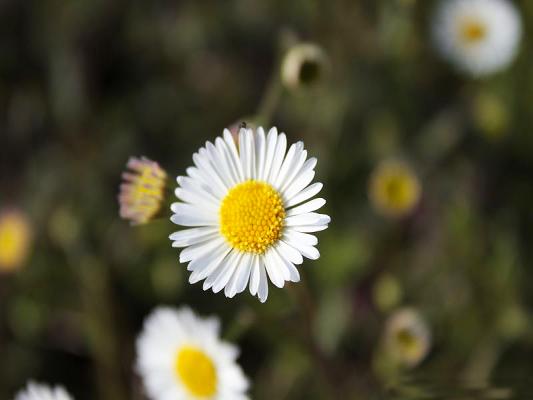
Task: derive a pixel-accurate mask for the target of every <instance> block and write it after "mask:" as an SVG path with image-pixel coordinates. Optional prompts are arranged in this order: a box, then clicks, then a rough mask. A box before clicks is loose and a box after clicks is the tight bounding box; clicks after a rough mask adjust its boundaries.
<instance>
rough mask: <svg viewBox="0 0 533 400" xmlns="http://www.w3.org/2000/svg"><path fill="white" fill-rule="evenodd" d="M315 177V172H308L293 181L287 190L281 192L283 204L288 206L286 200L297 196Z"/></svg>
mask: <svg viewBox="0 0 533 400" xmlns="http://www.w3.org/2000/svg"><path fill="white" fill-rule="evenodd" d="M314 177H315V171H313V170H309V171H307V172H305V173H303V174H301V175H299V176H297V177H296V178H295V179H294V182H293V183H292V184H291V185H290V186H289V187H288V188H287V190H286V191H284V192H281V194H282V196H283V198H284V200H285V204H288V200H289V199H292V197H293V196H295V195H296V194H298V193H299V192H300V191H301V190H302V189H303V188H305V187H306V186H307V185H309V184H310V183H311V181H312V180H313V178H314Z"/></svg>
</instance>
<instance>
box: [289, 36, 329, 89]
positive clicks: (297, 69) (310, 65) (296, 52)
mask: <svg viewBox="0 0 533 400" xmlns="http://www.w3.org/2000/svg"><path fill="white" fill-rule="evenodd" d="M327 66H328V58H327V56H326V53H325V52H324V50H323V49H322V47H320V46H318V45H316V44H314V43H300V44H297V45H295V46H292V47H291V48H290V49H289V50H288V51H287V53H286V54H285V57H284V58H283V61H282V63H281V80H282V82H283V84H284V85H285V86H286V87H287V88H288V89H298V88H303V87H309V86H312V85H314V84H316V83H317V82H319V81H320V79H322V78H323V75H324V74H325V72H326V69H327Z"/></svg>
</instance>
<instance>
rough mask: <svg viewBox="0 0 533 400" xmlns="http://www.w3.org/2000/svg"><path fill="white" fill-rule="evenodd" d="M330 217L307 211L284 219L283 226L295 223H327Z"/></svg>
mask: <svg viewBox="0 0 533 400" xmlns="http://www.w3.org/2000/svg"><path fill="white" fill-rule="evenodd" d="M330 220H331V218H330V217H329V216H328V215H325V214H317V213H313V212H311V213H307V214H300V215H294V216H292V217H287V218H286V219H285V226H295V225H325V224H329V222H330Z"/></svg>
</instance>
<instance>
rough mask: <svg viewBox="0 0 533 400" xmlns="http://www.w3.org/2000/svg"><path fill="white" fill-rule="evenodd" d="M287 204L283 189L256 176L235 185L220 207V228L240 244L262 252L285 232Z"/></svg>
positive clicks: (243, 247) (245, 248)
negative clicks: (253, 178) (279, 189)
mask: <svg viewBox="0 0 533 400" xmlns="http://www.w3.org/2000/svg"><path fill="white" fill-rule="evenodd" d="M284 219H285V208H284V207H283V200H282V199H281V196H280V195H279V193H278V192H277V191H276V190H275V189H274V188H273V187H272V186H270V185H269V184H267V183H264V182H259V181H254V180H249V181H247V182H244V183H241V184H239V185H237V186H235V187H234V188H233V189H231V190H230V191H229V192H228V194H227V195H226V197H225V198H224V200H223V201H222V206H221V207H220V232H221V233H222V235H223V236H224V237H225V238H226V240H227V241H228V242H229V243H230V244H231V246H232V247H233V248H236V249H238V250H241V251H245V252H252V253H256V254H262V253H264V252H265V250H266V249H267V248H268V247H269V246H270V245H272V244H273V243H275V242H276V241H277V240H278V239H279V238H280V237H281V234H282V232H283V221H284Z"/></svg>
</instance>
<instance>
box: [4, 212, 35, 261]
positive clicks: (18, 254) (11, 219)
mask: <svg viewBox="0 0 533 400" xmlns="http://www.w3.org/2000/svg"><path fill="white" fill-rule="evenodd" d="M29 241H30V228H29V226H28V223H27V222H26V220H25V218H24V217H22V216H19V215H18V214H8V215H5V216H3V217H0V270H13V269H15V268H17V267H18V266H20V264H22V262H23V261H24V259H25V258H26V255H27V252H28V245H29Z"/></svg>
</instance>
